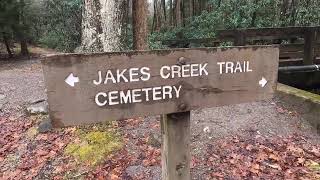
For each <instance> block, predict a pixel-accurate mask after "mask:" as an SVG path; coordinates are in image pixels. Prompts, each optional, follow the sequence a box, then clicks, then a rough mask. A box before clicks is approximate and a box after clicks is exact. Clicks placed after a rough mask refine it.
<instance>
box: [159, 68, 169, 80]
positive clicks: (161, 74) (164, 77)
mask: <svg viewBox="0 0 320 180" xmlns="http://www.w3.org/2000/svg"><path fill="white" fill-rule="evenodd" d="M165 69H166V70H167V71H170V67H169V66H162V67H161V69H160V76H161V77H162V78H163V79H168V78H169V77H170V72H168V73H167V74H164V70H165Z"/></svg>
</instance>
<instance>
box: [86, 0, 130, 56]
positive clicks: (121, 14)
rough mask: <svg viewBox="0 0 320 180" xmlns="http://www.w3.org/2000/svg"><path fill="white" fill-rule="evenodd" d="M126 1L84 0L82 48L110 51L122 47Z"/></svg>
mask: <svg viewBox="0 0 320 180" xmlns="http://www.w3.org/2000/svg"><path fill="white" fill-rule="evenodd" d="M126 11H127V1H125V0H84V8H83V16H82V43H81V44H82V45H81V47H82V50H83V51H85V52H101V51H104V52H112V51H121V50H123V49H124V40H125V32H126V31H125V30H126V27H125V22H126Z"/></svg>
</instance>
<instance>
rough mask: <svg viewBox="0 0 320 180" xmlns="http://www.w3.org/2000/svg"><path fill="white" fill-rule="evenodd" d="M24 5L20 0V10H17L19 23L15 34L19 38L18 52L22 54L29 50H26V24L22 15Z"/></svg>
mask: <svg viewBox="0 0 320 180" xmlns="http://www.w3.org/2000/svg"><path fill="white" fill-rule="evenodd" d="M24 6H25V2H24V0H20V12H19V25H20V28H19V29H17V30H16V31H17V36H18V39H19V40H20V45H21V46H20V47H21V49H20V53H21V55H22V56H28V55H29V51H28V45H27V39H26V35H27V33H26V32H27V29H28V27H27V25H26V22H25V16H24Z"/></svg>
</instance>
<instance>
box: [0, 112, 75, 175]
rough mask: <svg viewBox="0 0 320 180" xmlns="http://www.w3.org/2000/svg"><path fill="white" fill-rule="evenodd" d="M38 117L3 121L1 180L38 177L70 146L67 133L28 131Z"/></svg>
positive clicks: (11, 118) (0, 144)
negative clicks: (40, 172)
mask: <svg viewBox="0 0 320 180" xmlns="http://www.w3.org/2000/svg"><path fill="white" fill-rule="evenodd" d="M37 118H38V117H28V118H27V117H24V116H21V117H17V118H13V117H12V116H5V117H0V136H1V137H3V138H2V139H1V142H0V159H1V163H0V169H1V171H0V172H1V173H0V176H1V178H2V179H32V178H34V177H36V176H38V173H39V171H40V170H41V169H42V168H44V167H45V166H46V165H47V164H48V163H49V162H50V161H51V160H52V159H53V158H55V157H56V156H57V154H60V153H61V152H62V150H63V148H64V147H65V145H66V144H67V143H68V142H69V136H68V130H63V131H59V132H51V133H47V134H36V135H35V137H34V138H32V139H30V138H28V133H27V132H28V130H29V129H30V128H32V126H33V125H34V124H35V123H36V121H37Z"/></svg>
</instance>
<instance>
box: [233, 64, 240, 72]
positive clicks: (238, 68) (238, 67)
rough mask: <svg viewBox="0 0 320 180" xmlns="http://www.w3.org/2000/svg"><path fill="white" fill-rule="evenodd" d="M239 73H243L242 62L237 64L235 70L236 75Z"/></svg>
mask: <svg viewBox="0 0 320 180" xmlns="http://www.w3.org/2000/svg"><path fill="white" fill-rule="evenodd" d="M237 71H239V72H242V68H241V64H240V62H237V64H236V68H234V73H237Z"/></svg>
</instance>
